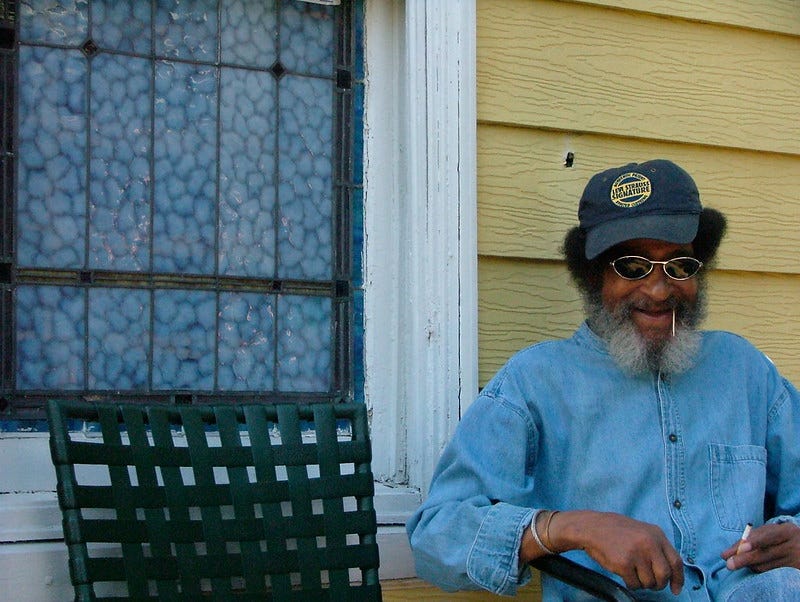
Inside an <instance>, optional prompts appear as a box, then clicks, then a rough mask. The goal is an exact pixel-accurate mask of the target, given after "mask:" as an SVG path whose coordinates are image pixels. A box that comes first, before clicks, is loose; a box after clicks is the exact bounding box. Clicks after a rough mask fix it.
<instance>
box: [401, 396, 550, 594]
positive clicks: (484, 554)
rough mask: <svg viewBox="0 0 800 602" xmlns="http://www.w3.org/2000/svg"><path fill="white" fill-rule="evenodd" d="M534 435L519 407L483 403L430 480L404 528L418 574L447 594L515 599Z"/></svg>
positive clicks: (523, 575) (483, 399)
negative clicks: (474, 592) (477, 592)
mask: <svg viewBox="0 0 800 602" xmlns="http://www.w3.org/2000/svg"><path fill="white" fill-rule="evenodd" d="M535 439H536V436H535V430H534V428H533V422H532V420H531V419H530V417H529V416H528V415H527V414H526V412H525V411H524V410H522V409H521V408H520V407H519V406H517V405H515V404H512V403H509V402H507V401H505V400H504V399H502V398H499V397H492V396H489V395H485V394H484V395H481V396H479V397H478V399H477V400H476V401H475V402H474V403H473V404H472V405H471V406H470V408H469V410H468V411H467V412H466V414H465V415H464V417H463V418H462V420H461V422H460V423H459V426H458V427H457V429H456V433H455V434H454V436H453V438H452V440H451V441H450V443H449V444H448V446H447V447H446V448H445V451H444V453H443V454H442V457H441V459H440V461H439V464H438V466H437V468H436V471H435V472H434V476H433V480H432V483H431V487H430V492H429V495H428V498H427V499H426V500H425V502H423V504H422V506H421V507H420V508H419V509H418V511H417V512H416V513H415V514H414V516H413V517H412V518H411V519H410V521H409V522H408V524H407V531H408V534H409V540H410V543H411V549H412V552H413V555H414V559H415V563H416V568H417V574H418V575H419V576H420V577H421V578H423V579H425V580H426V581H429V582H431V583H434V584H436V585H438V586H439V587H441V588H442V589H445V590H447V591H455V590H460V589H477V588H479V587H480V588H484V589H487V590H489V591H492V592H494V593H497V594H505V595H513V594H514V593H515V592H516V589H517V587H518V586H519V585H522V584H524V583H526V582H527V581H528V579H529V578H530V572H529V571H528V570H527V569H524V570H522V571H520V567H519V546H520V541H521V539H522V533H523V532H524V530H525V528H526V527H527V525H528V524H529V523H530V520H531V518H532V516H533V512H534V510H533V508H531V507H529V506H527V505H526V502H529V501H530V499H531V493H532V489H533V479H532V478H531V476H530V473H531V470H530V464H531V462H532V461H533V458H532V454H533V451H532V450H534V449H535V445H534V442H535Z"/></svg>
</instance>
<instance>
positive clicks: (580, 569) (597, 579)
mask: <svg viewBox="0 0 800 602" xmlns="http://www.w3.org/2000/svg"><path fill="white" fill-rule="evenodd" d="M530 565H531V566H532V567H533V568H535V569H537V570H539V571H540V572H542V573H545V574H547V575H550V576H551V577H554V578H556V579H558V580H559V581H563V582H564V583H567V584H569V585H571V586H572V587H576V588H578V589H580V590H583V591H585V592H587V593H590V594H592V595H593V596H595V597H597V598H599V599H601V600H609V601H611V602H631V601H635V600H636V598H635V597H634V595H633V593H632V592H631V591H630V590H629V589H627V588H626V587H623V586H622V585H620V584H619V583H617V582H616V581H614V580H613V579H611V578H609V577H607V576H606V575H603V574H602V573H599V572H597V571H595V570H592V569H590V568H588V567H585V566H583V565H582V564H578V563H577V562H575V561H573V560H570V559H569V558H567V557H565V556H559V555H557V554H555V555H550V556H541V557H540V558H537V559H536V560H533V561H532V562H531V563H530Z"/></svg>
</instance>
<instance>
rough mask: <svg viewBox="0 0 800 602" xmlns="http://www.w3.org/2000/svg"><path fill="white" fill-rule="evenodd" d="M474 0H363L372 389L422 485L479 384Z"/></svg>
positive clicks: (379, 462)
mask: <svg viewBox="0 0 800 602" xmlns="http://www.w3.org/2000/svg"><path fill="white" fill-rule="evenodd" d="M475 10H476V9H475V0H447V1H446V2H443V1H441V0H405V1H403V0H367V3H366V25H365V28H366V69H367V89H366V108H365V115H366V118H365V121H366V128H365V129H366V132H365V158H364V164H365V202H364V213H365V261H364V265H365V277H364V282H365V327H364V346H365V364H366V366H365V374H366V382H365V396H366V399H367V403H368V404H369V406H370V408H371V410H372V437H373V440H374V441H375V442H376V445H375V448H376V449H375V451H374V454H373V455H374V460H373V470H374V471H375V474H376V475H377V477H378V479H379V480H381V481H386V482H390V483H405V484H408V485H409V486H410V487H413V488H415V489H419V490H420V491H421V492H423V494H424V493H425V492H426V490H427V486H428V483H429V481H430V478H431V475H432V473H433V468H434V466H435V464H436V461H437V460H438V457H439V454H440V452H441V450H442V449H443V447H444V445H445V443H446V442H447V440H448V439H449V438H450V436H451V435H452V433H453V430H454V428H455V426H456V424H457V423H458V420H459V419H460V416H461V413H462V411H463V410H464V409H465V407H466V406H467V405H468V404H469V403H470V402H471V401H472V400H473V399H474V397H475V396H476V394H477V390H478V359H477V358H478V343H477V339H478V334H477V333H478V326H477V321H478V320H477V315H478V310H477V257H478V251H477V200H476V199H477V185H476V145H477V142H476V123H477V115H476V102H475V89H476V75H475V18H476V13H475Z"/></svg>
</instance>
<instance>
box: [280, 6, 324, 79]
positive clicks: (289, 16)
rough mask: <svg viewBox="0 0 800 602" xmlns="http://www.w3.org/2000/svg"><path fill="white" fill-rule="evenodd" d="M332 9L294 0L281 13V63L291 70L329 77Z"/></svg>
mask: <svg viewBox="0 0 800 602" xmlns="http://www.w3.org/2000/svg"><path fill="white" fill-rule="evenodd" d="M335 24H336V22H335V20H334V14H333V7H331V6H321V5H319V4H312V3H308V2H299V1H297V0H293V1H291V2H285V3H284V4H283V10H282V11H281V63H283V65H284V67H286V68H287V69H288V70H289V71H294V72H296V73H306V74H310V75H323V76H326V77H330V76H331V75H332V74H333V51H334V48H335V47H336V44H335V38H334V33H335Z"/></svg>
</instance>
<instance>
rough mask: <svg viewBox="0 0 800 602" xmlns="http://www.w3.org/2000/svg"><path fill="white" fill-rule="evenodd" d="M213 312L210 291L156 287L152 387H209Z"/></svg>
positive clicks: (212, 373)
mask: <svg viewBox="0 0 800 602" xmlns="http://www.w3.org/2000/svg"><path fill="white" fill-rule="evenodd" d="M216 315H217V311H216V301H215V294H214V293H213V292H211V291H185V290H165V291H156V293H155V308H154V310H153V317H154V320H153V388H154V389H192V390H210V389H212V388H213V386H214V340H215V338H216V334H215V333H216Z"/></svg>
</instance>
